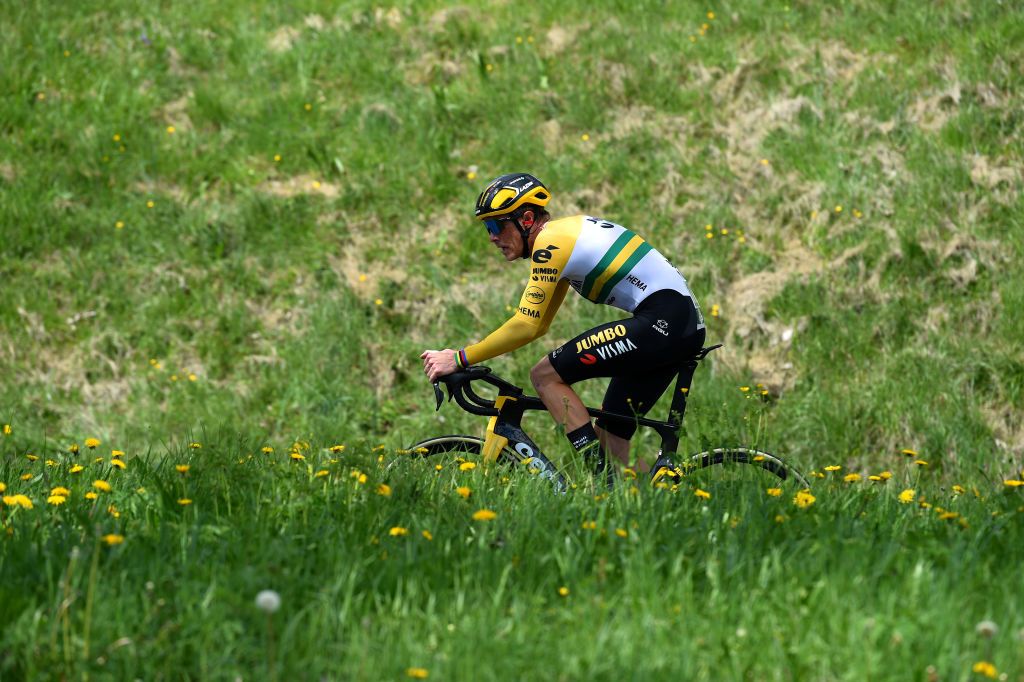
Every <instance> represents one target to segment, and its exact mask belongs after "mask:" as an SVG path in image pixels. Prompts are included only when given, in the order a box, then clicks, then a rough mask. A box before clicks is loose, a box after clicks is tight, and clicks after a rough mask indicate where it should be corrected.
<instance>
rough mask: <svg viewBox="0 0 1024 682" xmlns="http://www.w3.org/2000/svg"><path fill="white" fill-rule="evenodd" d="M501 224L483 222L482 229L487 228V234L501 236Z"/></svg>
mask: <svg viewBox="0 0 1024 682" xmlns="http://www.w3.org/2000/svg"><path fill="white" fill-rule="evenodd" d="M504 220H508V218H505V219H504ZM501 223H502V221H501V220H485V221H484V227H486V228H487V234H493V235H495V236H497V235H499V234H501V229H502V225H501Z"/></svg>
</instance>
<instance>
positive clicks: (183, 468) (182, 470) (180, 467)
mask: <svg viewBox="0 0 1024 682" xmlns="http://www.w3.org/2000/svg"><path fill="white" fill-rule="evenodd" d="M174 469H175V471H177V472H178V473H179V474H187V473H188V470H189V465H188V464H176V465H175V466H174Z"/></svg>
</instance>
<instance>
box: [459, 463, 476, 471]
mask: <svg viewBox="0 0 1024 682" xmlns="http://www.w3.org/2000/svg"><path fill="white" fill-rule="evenodd" d="M470 469H476V462H463V463H462V464H460V465H459V471H469V470H470Z"/></svg>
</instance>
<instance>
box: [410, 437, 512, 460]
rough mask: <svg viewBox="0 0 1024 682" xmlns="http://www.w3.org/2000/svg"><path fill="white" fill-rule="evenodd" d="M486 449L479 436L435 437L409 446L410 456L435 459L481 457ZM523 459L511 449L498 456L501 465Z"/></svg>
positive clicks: (502, 451) (503, 449) (504, 449)
mask: <svg viewBox="0 0 1024 682" xmlns="http://www.w3.org/2000/svg"><path fill="white" fill-rule="evenodd" d="M483 449H484V439H483V438H478V437H477V436H463V435H459V434H455V435H450V436H435V437H434V438H427V439H426V440H421V441H420V442H418V443H416V444H415V445H410V446H409V454H410V455H412V456H413V457H424V458H426V457H433V456H435V455H447V454H455V455H459V454H460V453H464V454H467V455H479V454H480V453H481V452H483ZM520 459H522V458H521V457H517V456H516V454H515V453H514V452H513V451H512V450H511V449H509V448H502V450H501V454H500V455H498V463H499V464H515V463H516V462H518V461H519V460H520Z"/></svg>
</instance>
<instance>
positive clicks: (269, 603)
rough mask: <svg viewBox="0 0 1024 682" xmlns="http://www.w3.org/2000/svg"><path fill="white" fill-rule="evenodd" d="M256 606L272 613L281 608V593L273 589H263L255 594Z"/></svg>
mask: <svg viewBox="0 0 1024 682" xmlns="http://www.w3.org/2000/svg"><path fill="white" fill-rule="evenodd" d="M256 608H258V609H260V610H261V611H266V612H267V613H274V612H275V611H277V610H278V609H279V608H281V595H279V594H278V593H277V592H275V591H274V590H263V591H262V592H260V593H259V594H257V595H256Z"/></svg>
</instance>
